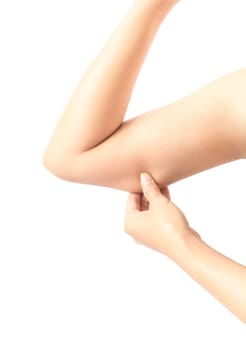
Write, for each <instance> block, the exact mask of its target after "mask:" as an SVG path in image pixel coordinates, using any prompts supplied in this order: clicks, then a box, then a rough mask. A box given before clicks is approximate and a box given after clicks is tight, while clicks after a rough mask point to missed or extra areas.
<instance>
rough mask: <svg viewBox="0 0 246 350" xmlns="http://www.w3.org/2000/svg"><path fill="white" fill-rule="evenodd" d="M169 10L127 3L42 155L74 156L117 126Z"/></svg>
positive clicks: (110, 132) (92, 145) (167, 8)
mask: <svg viewBox="0 0 246 350" xmlns="http://www.w3.org/2000/svg"><path fill="white" fill-rule="evenodd" d="M158 6H159V5H158ZM170 8H171V6H170V5H168V4H167V5H166V6H163V4H162V8H158V7H157V6H156V5H155V6H150V5H148V6H147V5H144V2H143V3H142V4H140V3H137V2H136V3H135V4H134V5H133V6H132V7H131V9H130V10H129V11H128V13H127V14H126V16H125V18H124V19H123V20H122V22H121V23H120V24H119V26H118V28H117V29H116V30H115V31H114V33H113V34H112V36H111V37H110V39H109V40H108V42H107V43H106V45H105V46H104V47H103V48H102V50H101V51H100V52H99V54H98V55H97V57H96V58H95V59H94V61H93V62H92V64H91V65H90V67H89V68H88V69H87V71H86V72H85V74H84V76H83V78H82V79H81V80H80V82H79V84H78V85H77V87H76V89H75V91H74V93H73V94H72V96H71V97H70V99H69V101H68V103H67V105H66V107H65V109H64V112H63V114H62V116H61V118H60V120H59V121H58V123H57V126H56V128H55V130H54V132H53V134H52V137H51V140H50V142H49V145H48V147H47V149H46V155H47V156H49V157H52V156H54V158H55V159H57V157H61V158H62V157H64V156H69V155H75V154H80V153H82V152H84V151H86V150H88V149H90V148H93V147H94V146H96V145H98V144H99V143H101V142H102V141H103V140H104V139H106V138H107V137H108V136H109V135H111V134H112V133H113V132H114V131H115V130H116V129H117V128H118V127H119V126H120V125H121V123H122V120H123V118H124V115H125V112H126V109H127V106H128V103H129V99H130V96H131V93H132V90H133V87H134V83H135V81H136V78H137V75H138V73H139V71H140V68H141V65H142V64H143V61H144V58H145V56H146V54H147V52H148V49H149V47H150V45H151V43H152V41H153V39H154V36H155V34H156V32H157V30H158V28H159V26H160V24H161V22H162V20H163V18H164V17H165V16H166V15H167V14H168V12H169V11H170Z"/></svg>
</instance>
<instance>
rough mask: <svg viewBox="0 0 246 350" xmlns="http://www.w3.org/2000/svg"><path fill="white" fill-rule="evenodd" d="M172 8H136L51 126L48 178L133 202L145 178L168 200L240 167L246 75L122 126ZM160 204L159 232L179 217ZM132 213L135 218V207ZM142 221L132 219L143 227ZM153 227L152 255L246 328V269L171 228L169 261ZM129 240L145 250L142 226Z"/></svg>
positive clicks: (145, 1) (245, 140) (141, 4)
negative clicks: (190, 179)
mask: <svg viewBox="0 0 246 350" xmlns="http://www.w3.org/2000/svg"><path fill="white" fill-rule="evenodd" d="M177 3H178V1H171V0H169V1H167V0H137V1H134V3H133V5H132V6H131V7H130V9H129V11H128V12H127V14H126V15H125V17H124V18H123V19H122V21H121V22H120V23H119V25H118V27H117V28H116V29H115V31H114V32H113V33H112V35H111V37H110V38H109V39H108V41H107V42H106V43H105V45H104V47H103V48H102V49H101V50H100V51H99V52H98V54H97V56H96V57H95V59H94V60H93V61H92V63H91V65H90V66H89V67H88V69H87V70H86V71H85V74H84V76H83V77H82V78H81V79H80V81H79V83H78V85H77V86H76V88H75V90H74V92H73V93H72V95H71V96H70V98H69V100H68V102H67V104H66V106H65V108H64V111H63V113H62V115H61V117H60V119H59V120H58V122H57V125H56V127H55V129H54V131H53V133H52V135H51V138H50V140H49V142H48V145H47V147H46V149H45V150H44V154H43V158H42V161H43V164H44V166H45V167H46V168H47V170H48V171H50V172H51V173H52V174H54V175H55V176H57V177H59V178H61V179H64V180H65V181H72V182H78V183H83V184H91V185H98V186H106V187H112V188H115V189H118V190H122V191H127V192H130V193H131V194H132V195H134V194H135V195H136V196H137V195H140V193H142V192H143V188H142V185H141V182H140V178H139V176H140V173H142V172H143V171H147V172H148V173H149V174H151V175H152V176H153V178H154V179H155V180H154V181H155V184H156V188H158V189H161V190H163V191H164V192H163V193H165V191H167V186H168V185H169V184H171V183H174V182H176V181H178V180H180V179H182V178H185V177H187V176H191V175H193V174H196V173H198V172H201V171H203V170H206V169H209V168H212V167H214V166H217V165H220V164H223V163H226V162H231V161H234V160H237V159H242V158H245V157H246V118H245V116H246V103H245V101H246V89H245V83H246V69H239V70H238V71H235V72H231V73H230V74H227V75H225V76H222V77H217V78H216V79H215V80H214V81H212V82H211V83H209V84H207V85H205V86H203V87H201V88H200V89H198V90H197V91H194V92H193V93H191V94H189V95H187V96H184V97H183V98H182V99H180V100H177V101H175V102H173V103H170V104H169V105H166V106H161V107H159V108H157V109H155V110H152V111H147V112H146V113H143V114H141V115H137V116H134V117H133V118H131V119H130V120H127V121H124V120H123V119H124V116H125V114H126V110H127V107H128V104H129V101H130V97H131V94H132V91H133V89H134V85H135V82H136V79H137V77H138V74H139V72H140V69H141V67H142V65H143V63H144V60H145V58H146V55H147V53H148V51H149V49H150V47H151V45H152V43H153V41H154V38H155V36H156V34H157V32H158V29H159V28H160V26H161V24H162V22H163V20H164V19H165V18H166V17H167V16H168V14H169V12H170V11H171V10H172V8H173V7H175V5H176V4H177ZM170 54H171V53H170ZM154 88H155V87H152V86H150V89H154ZM156 192H158V191H157V190H156ZM163 193H162V194H161V195H162V197H163V198H165V195H164V194H163ZM134 198H135V197H134ZM132 200H133V202H134V201H135V203H136V201H137V199H136V198H135V199H133V198H132ZM157 202H158V203H160V209H158V210H157V212H158V213H159V214H158V215H157V214H156V216H155V218H156V220H157V219H158V220H160V222H163V221H164V217H165V222H167V223H169V221H170V220H172V218H171V216H172V217H173V216H174V217H175V215H176V214H177V216H179V214H178V213H179V210H178V209H177V210H178V211H177V212H176V214H175V211H174V213H172V215H171V216H170V215H169V211H168V212H167V215H165V216H163V215H164V212H165V210H166V209H165V205H163V200H162V202H161V201H157ZM157 202H156V203H157ZM149 203H150V202H149V201H148V197H146V198H145V206H146V208H147V207H148V209H146V210H145V211H146V213H145V216H147V217H148V218H149V221H148V223H149V226H148V227H149V228H148V229H146V230H147V231H146V235H147V236H146V237H147V238H146V239H145V240H144V243H143V244H145V245H147V246H149V245H151V244H152V243H151V239H152V238H151V237H153V236H152V233H153V229H152V227H153V223H154V216H153V215H152V210H151V205H150V206H149ZM153 203H154V202H153ZM168 203H169V202H168ZM173 205H174V204H173ZM130 206H131V205H130ZM169 206H170V205H169V204H168V207H169ZM153 207H154V204H153ZM156 207H157V206H156ZM134 210H135V214H136V215H138V214H137V213H136V210H137V207H136V206H135V209H134ZM157 212H156V213H157ZM128 214H129V211H128ZM140 214H141V215H142V213H140ZM141 215H138V217H141V218H143V215H142V216H141ZM130 217H131V218H132V217H133V216H131V215H130ZM127 218H129V215H128V216H127ZM183 220H184V219H183ZM185 220H186V219H185ZM174 221H175V220H174ZM126 222H129V220H128V219H126ZM133 222H134V223H135V224H133ZM175 222H176V221H175ZM177 222H178V220H177ZM134 225H135V226H134ZM159 226H160V227H159V231H158V230H156V231H155V232H157V238H156V240H155V245H154V246H153V248H154V249H156V250H159V251H161V252H162V253H163V254H167V255H168V256H170V258H172V259H173V260H174V261H175V262H176V263H177V264H178V265H179V266H180V267H181V268H183V270H184V271H186V272H187V273H188V274H189V275H190V276H191V277H193V278H194V279H195V280H197V281H198V282H199V283H200V284H201V285H202V286H203V287H204V288H206V289H207V290H208V291H209V292H211V293H212V294H213V295H214V296H215V297H216V298H217V299H218V300H219V301H221V302H222V303H223V304H224V305H225V306H226V307H228V309H230V310H231V311H232V312H233V313H234V314H236V315H237V316H238V317H239V318H240V319H241V320H242V321H244V322H246V310H245V308H246V300H245V296H246V285H245V281H246V278H245V277H246V276H245V267H243V266H241V265H239V264H237V263H235V262H233V261H232V260H230V259H229V258H226V257H224V256H223V255H221V254H220V253H218V252H216V251H214V250H213V249H212V248H210V247H208V246H207V245H206V244H205V243H204V242H203V241H202V240H201V239H200V238H198V237H199V235H198V234H195V233H194V232H195V231H194V230H192V229H191V228H190V227H189V225H188V226H185V229H180V226H179V225H178V226H177V227H176V226H175V225H171V226H172V232H175V235H179V236H181V237H182V239H180V240H178V239H177V242H179V243H178V244H179V247H180V250H179V251H180V254H179V257H176V256H174V255H173V254H172V253H167V252H166V251H165V249H164V247H165V246H166V245H167V246H168V245H169V241H168V238H165V239H164V238H163V237H164V232H166V228H164V229H163V225H161V224H160V225H159ZM164 226H165V225H164ZM134 227H135V228H134ZM137 227H139V230H137ZM127 231H129V232H128V233H129V234H131V232H134V233H133V234H132V235H133V236H134V235H135V234H136V235H137V236H136V237H137V238H138V240H140V241H141V237H142V236H141V234H142V232H143V231H142V226H141V224H139V223H138V224H137V221H136V220H135V221H134V220H133V221H131V224H129V223H128V224H127V230H126V232H127ZM136 232H137V233H136ZM191 233H192V234H191ZM139 235H140V236H139ZM168 237H169V239H171V235H168ZM170 244H171V242H170ZM194 262H195V263H194ZM193 265H195V267H194V266H193ZM215 266H216V269H215V268H214V267H215ZM228 271H229V272H228ZM222 287H223V288H224V289H226V291H225V292H224V294H223V293H222Z"/></svg>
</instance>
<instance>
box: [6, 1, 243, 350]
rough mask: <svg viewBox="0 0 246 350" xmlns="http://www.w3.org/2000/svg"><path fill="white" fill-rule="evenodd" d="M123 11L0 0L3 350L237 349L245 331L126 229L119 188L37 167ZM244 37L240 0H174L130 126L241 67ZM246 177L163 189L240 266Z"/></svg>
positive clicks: (228, 173)
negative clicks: (58, 175) (74, 179)
mask: <svg viewBox="0 0 246 350" xmlns="http://www.w3.org/2000/svg"><path fill="white" fill-rule="evenodd" d="M131 4H132V1H129V0H128V1H126V0H124V1H119V0H114V1H112V0H104V1H99V0H90V1H84V0H80V1H78V0H69V1H58V0H43V1H34V0H32V1H27V0H23V1H13V0H8V1H5V2H2V3H1V5H0V33H1V34H0V35H1V57H0V60H1V65H0V70H1V71H0V76H1V81H0V93H1V94H0V96H1V105H0V108H1V111H0V116H1V127H0V133H1V134H0V142H1V147H0V152H1V154H0V156H1V175H0V176H1V185H0V186H1V189H0V191H1V192H0V193H1V197H0V201H1V221H0V332H1V334H0V348H1V350H9V349H11V350H19V349H25V350H29V349H32V350H39V349H42V350H43V349H45V350H56V349H57V350H58V349H59V350H63V349H64V350H65V349H66V350H68V349H69V350H71V349H73V350H78V349H86V350H96V349H107V350H113V349H117V350H123V349H124V350H125V349H129V350H133V349H134V350H136V349H151V350H159V349H169V350H173V349H175V350H176V349H181V348H185V349H190V350H192V349H200V350H203V349H223V348H225V347H226V348H227V349H237V350H243V349H245V348H246V329H245V325H244V324H243V323H242V322H240V321H239V320H238V319H237V318H236V317H235V316H234V315H232V314H231V313H230V312H229V311H228V310H227V309H225V308H224V307H223V306H222V305H221V304H220V303H219V302H218V301H217V300H215V299H214V298H213V297H212V296H211V295H210V294H209V293H208V292H206V291H205V290H203V289H202V288H201V287H200V286H199V285H198V284H196V282H194V281H193V280H192V279H191V278H190V277H189V276H188V275H186V274H185V273H184V272H183V271H182V270H181V269H179V268H178V267H177V266H176V265H175V264H174V263H173V262H172V261H171V260H168V259H167V258H166V257H164V256H161V255H160V254H159V253H156V252H153V251H151V250H149V249H147V248H146V247H143V246H139V245H136V244H135V243H134V242H133V240H132V239H131V238H130V237H129V236H128V235H127V234H125V233H124V231H123V217H124V210H125V202H126V196H127V193H125V192H122V191H118V190H114V189H109V188H102V187H97V186H91V185H82V184H75V183H69V182H66V181H63V180H60V179H58V178H56V177H55V176H53V175H52V174H50V173H49V172H48V171H47V170H46V169H45V168H44V166H43V164H42V161H41V159H42V154H43V151H44V149H45V147H46V145H47V143H48V140H49V137H50V135H51V132H52V131H53V128H54V126H55V124H56V122H57V120H58V119H59V117H60V115H61V113H62V111H63V108H64V106H65V104H66V103H67V100H68V98H69V96H70V95H71V93H72V92H73V90H74V88H75V86H76V84H77V83H78V81H79V79H80V78H81V77H82V75H83V73H84V71H85V69H86V68H87V66H88V65H89V64H90V62H91V61H92V59H93V58H94V56H95V55H96V53H97V52H98V50H99V49H100V48H101V47H102V46H103V45H104V43H105V41H106V40H107V38H108V37H109V36H110V35H111V33H112V32H113V30H114V29H115V28H116V26H117V24H118V23H119V22H120V20H121V19H122V18H123V16H124V15H125V13H126V12H127V10H128V9H129V7H130V5H131ZM245 33H246V22H245V0H241V1H240V0H234V1H229V0H228V1H226V0H206V1H202V0H200V1H198V0H182V1H181V2H180V3H179V4H178V6H177V7H176V8H175V9H174V10H173V12H172V13H171V14H170V15H169V16H168V18H167V19H166V21H165V22H164V23H163V25H162V27H161V28H160V31H159V32H158V35H157V36H156V38H155V41H154V43H153V46H152V48H151V50H150V52H149V55H148V56H147V59H146V61H145V64H144V66H143V68H142V71H141V73H140V75H139V78H138V81H137V84H136V87H135V90H134V93H133V95H132V100H131V102H130V105H129V108H128V111H127V115H126V118H131V117H133V116H135V115H136V114H139V113H140V112H144V111H145V110H150V109H152V108H153V109H154V108H156V107H158V106H162V105H164V104H166V103H169V102H170V101H172V100H174V99H176V98H180V97H182V96H183V95H184V94H187V93H189V92H192V91H193V90H195V89H197V88H198V87H200V86H202V85H204V84H205V83H207V82H209V81H211V80H213V79H215V78H217V77H219V76H220V75H223V74H226V73H229V72H230V71H233V70H237V69H239V68H242V67H245V65H246V46H245ZM164 132H165V131H164ZM163 140H165V137H163ZM163 146H164V147H165V144H163ZM167 166H168V164H167ZM245 176H246V162H245V161H244V160H239V161H236V162H232V163H228V164H225V165H223V166H220V167H217V168H214V169H210V170H208V171H205V172H203V173H200V174H197V175H194V176H192V177H190V178H187V179H184V180H182V181H180V182H177V183H175V184H173V185H171V186H170V191H171V194H172V198H173V201H174V202H175V203H176V204H177V205H178V206H179V207H180V208H181V209H182V210H183V212H184V213H185V214H186V216H187V218H188V220H189V222H190V223H191V224H192V226H193V227H194V228H195V229H196V230H197V231H198V232H199V233H200V234H201V236H202V238H203V240H204V241H205V242H207V243H208V244H210V245H211V246H213V247H214V248H215V249H217V250H219V251H220V252H222V253H224V254H225V255H228V256H230V257H231V258H233V259H234V260H236V261H238V262H240V263H242V264H244V265H246V254H245V251H246V223H245V197H246V187H245Z"/></svg>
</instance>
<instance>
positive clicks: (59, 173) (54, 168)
mask: <svg viewBox="0 0 246 350" xmlns="http://www.w3.org/2000/svg"><path fill="white" fill-rule="evenodd" d="M42 163H43V165H44V167H45V168H46V170H48V171H49V172H50V173H51V174H52V175H54V176H56V177H57V178H60V179H62V180H67V181H71V180H70V176H69V173H68V169H69V167H68V163H67V161H65V159H63V160H61V159H59V160H58V159H57V158H55V157H54V156H52V157H51V156H50V155H47V154H46V153H44V155H43V157H42Z"/></svg>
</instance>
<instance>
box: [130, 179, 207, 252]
mask: <svg viewBox="0 0 246 350" xmlns="http://www.w3.org/2000/svg"><path fill="white" fill-rule="evenodd" d="M144 174H145V175H146V176H147V179H148V181H147V182H145V181H143V178H142V176H141V186H142V189H143V193H142V194H141V193H129V196H128V200H127V206H126V214H125V221H124V230H125V232H126V233H128V234H129V235H131V236H132V237H133V239H134V240H135V241H137V243H140V244H143V245H145V246H147V247H149V248H151V249H154V250H156V251H159V252H161V253H163V254H165V255H166V256H168V257H170V258H172V259H173V258H174V256H175V254H177V252H178V251H179V250H180V249H182V247H183V246H184V243H185V241H186V240H187V239H189V238H190V237H192V236H196V238H200V236H199V235H198V233H197V232H195V231H194V230H193V229H192V228H191V227H190V226H189V223H188V221H187V220H186V218H185V216H184V214H183V213H182V212H181V211H180V209H179V208H178V207H176V205H175V204H174V203H172V201H171V198H170V193H169V190H168V188H167V187H165V188H164V189H162V190H160V189H159V187H158V185H157V184H156V182H155V180H154V179H153V178H152V177H151V176H150V175H149V174H147V173H144Z"/></svg>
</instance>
